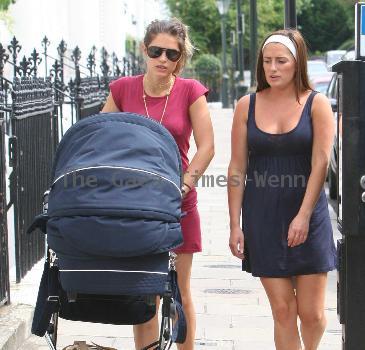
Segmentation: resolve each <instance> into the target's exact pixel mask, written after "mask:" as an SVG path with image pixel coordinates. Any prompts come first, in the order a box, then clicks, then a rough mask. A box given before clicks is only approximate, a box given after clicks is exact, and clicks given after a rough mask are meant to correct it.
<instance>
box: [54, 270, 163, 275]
mask: <svg viewBox="0 0 365 350" xmlns="http://www.w3.org/2000/svg"><path fill="white" fill-rule="evenodd" d="M59 271H60V272H125V273H151V274H156V275H167V274H168V273H167V272H156V271H131V270H59Z"/></svg>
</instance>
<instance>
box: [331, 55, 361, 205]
mask: <svg viewBox="0 0 365 350" xmlns="http://www.w3.org/2000/svg"><path fill="white" fill-rule="evenodd" d="M354 59H355V51H354V50H350V51H347V52H346V54H345V55H343V56H342V60H343V61H351V60H354ZM337 95H338V79H337V73H334V74H333V76H332V79H331V81H330V83H329V85H328V89H327V92H326V96H327V97H328V99H329V101H330V103H331V106H332V111H333V117H334V119H335V122H336V133H335V139H334V142H333V147H332V150H331V158H330V165H329V169H328V188H329V196H330V198H331V199H336V198H337V160H338V149H337V143H338V142H337V109H338V106H337V101H338V96H337Z"/></svg>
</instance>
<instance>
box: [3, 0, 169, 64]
mask: <svg viewBox="0 0 365 350" xmlns="http://www.w3.org/2000/svg"><path fill="white" fill-rule="evenodd" d="M9 15H10V17H11V19H12V22H13V23H12V25H11V26H8V28H7V27H6V26H5V24H4V23H2V24H1V23H0V42H1V43H2V44H3V45H8V44H9V42H10V40H11V39H12V37H13V36H16V38H17V39H18V41H19V43H20V44H21V45H22V51H21V55H22V56H23V55H26V56H27V57H28V56H29V54H30V53H31V51H32V50H33V48H36V49H37V51H38V52H43V48H42V46H41V42H42V40H43V38H44V37H45V36H47V38H48V39H49V41H50V43H51V44H50V46H49V49H48V50H49V51H48V52H49V54H50V55H51V56H54V57H57V46H58V45H59V43H60V42H61V40H62V39H63V40H65V42H66V43H67V48H68V50H69V51H68V56H70V51H72V50H73V49H74V48H75V47H76V45H78V46H79V48H80V49H81V52H82V59H81V63H82V64H85V60H86V57H87V56H88V54H89V53H90V51H91V48H92V46H93V45H95V47H96V48H97V49H100V48H101V47H103V46H104V47H105V48H106V49H107V51H108V52H109V53H112V52H115V53H116V54H117V56H118V57H119V58H121V57H123V56H124V55H125V41H126V38H127V37H130V38H133V39H137V40H141V39H142V38H143V35H144V29H145V27H146V25H147V24H148V23H149V22H151V21H152V20H153V19H155V18H159V19H161V18H166V17H167V11H166V7H165V5H164V1H163V0H17V1H16V3H15V4H14V5H11V6H10V8H9ZM9 27H10V28H9ZM22 56H21V57H22Z"/></svg>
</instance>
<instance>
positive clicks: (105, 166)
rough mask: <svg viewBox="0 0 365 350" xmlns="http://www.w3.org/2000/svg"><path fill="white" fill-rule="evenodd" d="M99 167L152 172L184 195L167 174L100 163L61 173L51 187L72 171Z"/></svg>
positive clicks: (151, 173)
mask: <svg viewBox="0 0 365 350" xmlns="http://www.w3.org/2000/svg"><path fill="white" fill-rule="evenodd" d="M99 168H110V169H125V170H131V171H137V172H141V173H146V174H150V175H155V176H157V177H160V178H161V179H164V180H166V181H168V182H170V183H172V184H173V185H174V186H175V187H176V188H177V190H178V191H179V193H180V196H182V193H181V189H180V188H179V186H178V185H176V184H175V182H173V181H171V180H170V179H168V178H167V177H165V176H162V175H160V174H157V173H154V172H152V171H148V170H144V169H138V168H129V167H123V166H111V165H98V166H90V167H86V168H78V169H74V170H71V171H69V172H67V173H65V174H62V175H60V176H59V177H58V178H57V179H56V180H54V181H53V183H52V185H51V188H52V187H53V185H54V184H55V183H56V182H57V181H58V180H60V179H62V178H63V177H64V176H67V175H69V174H72V173H74V172H77V171H82V170H88V169H99Z"/></svg>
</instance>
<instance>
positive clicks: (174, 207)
mask: <svg viewBox="0 0 365 350" xmlns="http://www.w3.org/2000/svg"><path fill="white" fill-rule="evenodd" d="M181 174H182V167H181V160H180V153H179V150H178V147H177V145H176V143H175V141H174V139H173V137H172V136H171V134H170V133H169V132H168V131H167V130H166V129H165V128H164V127H163V126H162V125H160V124H158V123H157V122H155V121H154V120H152V119H149V118H146V117H143V116H139V115H137V114H133V113H107V114H100V115H97V116H94V117H89V118H86V119H83V120H81V121H80V122H78V123H77V124H75V125H74V126H73V127H71V128H70V129H69V130H68V132H67V133H66V134H65V136H64V137H63V139H62V140H61V142H60V144H59V146H58V149H57V152H56V156H55V161H54V166H53V169H52V177H53V185H52V191H51V196H52V198H54V199H55V198H56V199H57V200H52V201H51V200H50V205H49V208H48V214H49V215H50V216H53V215H57V213H59V211H63V210H70V209H73V210H79V209H83V210H87V209H89V213H90V212H92V209H95V208H98V209H100V208H104V209H105V210H109V211H110V212H111V213H117V214H119V213H123V211H129V212H131V211H134V213H133V216H136V215H137V216H138V212H141V211H144V212H145V211H148V212H149V214H148V217H150V216H152V217H159V216H162V217H164V218H166V219H168V220H170V221H175V222H176V221H178V220H179V219H180V214H181V213H180V202H181V192H180V188H181V185H182V183H181V181H182V180H181ZM144 215H145V213H142V214H141V217H145V216H144Z"/></svg>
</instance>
